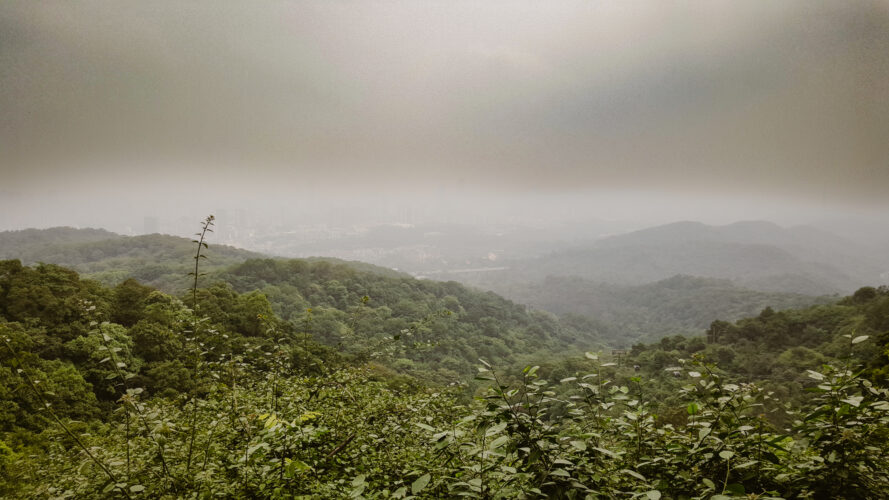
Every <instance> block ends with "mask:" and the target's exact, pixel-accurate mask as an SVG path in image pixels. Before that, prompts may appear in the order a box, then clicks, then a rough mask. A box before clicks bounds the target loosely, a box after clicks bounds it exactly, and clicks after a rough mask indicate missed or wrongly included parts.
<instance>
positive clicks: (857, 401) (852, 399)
mask: <svg viewBox="0 0 889 500" xmlns="http://www.w3.org/2000/svg"><path fill="white" fill-rule="evenodd" d="M840 401H842V402H844V403H849V404H850V405H852V406H854V407H855V408H858V407H859V406H860V405H861V402H862V401H864V396H849V397H848V398H846V399H841V400H840Z"/></svg>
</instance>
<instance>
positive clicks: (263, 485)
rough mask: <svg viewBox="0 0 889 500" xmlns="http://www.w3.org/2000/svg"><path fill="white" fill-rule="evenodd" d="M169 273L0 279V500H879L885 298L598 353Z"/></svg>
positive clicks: (435, 297)
mask: <svg viewBox="0 0 889 500" xmlns="http://www.w3.org/2000/svg"><path fill="white" fill-rule="evenodd" d="M209 222H212V221H210V220H208V223H209ZM84 244H85V245H89V244H91V243H90V242H79V243H76V244H75V247H76V246H77V245H84ZM187 250H188V251H190V253H191V254H192V255H190V256H186V257H185V258H184V261H183V262H181V263H180V264H179V265H180V266H181V267H182V269H181V270H185V268H187V267H189V266H191V269H192V272H193V274H192V276H190V277H189V276H187V275H186V273H187V272H188V271H187V270H185V272H184V273H182V275H181V276H180V278H179V279H181V280H182V282H186V283H188V282H190V284H191V286H190V287H189V286H184V287H180V288H178V289H176V290H170V289H167V291H161V290H158V289H156V288H155V287H153V286H149V285H147V284H145V283H142V282H140V281H143V280H137V279H132V278H128V279H123V280H122V281H119V282H117V283H114V284H112V283H111V282H109V281H105V282H99V281H96V280H93V279H88V278H84V277H82V276H80V275H79V274H78V272H76V271H74V270H71V269H69V268H66V267H62V266H59V265H54V264H36V265H33V266H27V265H23V264H22V262H21V261H19V260H6V261H2V262H0V340H2V343H3V346H2V347H0V404H2V406H0V478H2V479H0V495H2V496H3V497H5V498H135V497H144V498H183V497H185V498H211V497H213V498H217V497H221V498H347V497H351V498H414V497H417V498H442V497H468V498H648V499H655V500H656V499H658V498H677V499H678V498H717V499H719V498H728V497H745V498H749V497H753V498H882V497H886V496H887V495H889V444H887V443H889V392H887V389H886V385H887V379H889V357H887V352H889V351H887V346H889V290H886V289H885V288H862V289H860V290H858V291H857V292H855V294H853V295H851V296H849V297H846V298H842V299H839V298H838V299H836V300H834V301H832V302H831V303H826V304H819V305H815V306H812V307H807V308H802V309H792V310H783V311H781V310H778V311H776V310H773V309H772V308H771V307H765V308H763V309H762V310H761V311H760V312H759V313H758V314H756V315H752V316H751V317H748V318H746V319H741V320H738V321H736V322H728V321H714V322H712V323H711V324H710V326H709V328H708V329H707V330H706V332H705V334H704V335H701V336H671V337H665V338H663V339H661V340H660V341H659V342H655V343H650V344H644V343H637V344H635V345H633V346H632V347H631V348H628V349H625V350H612V349H610V345H611V344H610V343H608V342H605V341H603V339H607V335H608V334H609V332H608V331H607V328H606V327H603V326H602V325H597V324H596V322H595V321H593V320H590V319H588V318H582V317H577V318H573V321H571V320H569V319H570V318H568V319H559V318H557V317H556V316H553V315H551V314H548V313H545V312H542V311H534V310H529V309H528V308H526V307H524V306H521V305H517V304H515V303H512V302H510V301H508V300H506V299H503V298H501V297H499V296H497V295H495V294H493V293H489V292H481V291H476V290H473V289H470V288H467V287H464V286H462V285H459V284H457V283H453V282H448V283H442V282H431V281H424V280H415V279H413V278H410V277H407V276H405V275H400V274H398V273H394V272H391V271H385V270H380V269H378V268H372V267H368V266H365V267H363V268H357V267H356V266H353V265H351V264H349V263H344V262H334V261H329V260H275V259H250V260H243V259H241V260H239V261H238V262H234V263H226V264H224V265H223V263H224V262H225V259H226V258H228V257H226V254H225V253H224V252H223V253H222V254H221V255H220V256H219V257H217V255H216V254H215V251H216V248H215V247H213V248H212V249H207V248H206V246H205V245H202V244H200V243H198V244H197V245H195V244H192V245H191V246H190V247H189V248H188V249H187ZM207 254H209V255H210V256H211V259H209V260H208V263H209V262H213V267H211V266H209V265H208V266H206V269H204V268H203V267H201V266H204V261H205V260H204V259H203V256H204V255H207ZM214 260H216V262H214ZM220 261H221V262H220ZM140 265H141V264H140ZM165 269H167V270H168V271H169V272H170V273H173V272H175V271H176V270H177V269H178V268H176V267H166V268H165ZM107 271H108V272H110V271H111V267H109V268H108V270H107ZM205 271H206V273H207V274H204V273H205ZM98 272H100V273H101V272H106V271H98ZM104 276H106V277H108V276H109V275H108V274H105V275H104ZM145 281H148V282H149V283H150V282H151V280H145ZM606 346H609V347H606Z"/></svg>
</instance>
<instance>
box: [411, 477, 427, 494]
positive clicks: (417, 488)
mask: <svg viewBox="0 0 889 500" xmlns="http://www.w3.org/2000/svg"><path fill="white" fill-rule="evenodd" d="M430 479H432V477H431V476H430V475H429V474H423V475H422V476H420V477H418V478H417V479H416V481H414V482H413V483H411V493H413V494H414V495H416V494H417V493H419V492H421V491H423V488H425V487H426V485H427V484H429V480H430Z"/></svg>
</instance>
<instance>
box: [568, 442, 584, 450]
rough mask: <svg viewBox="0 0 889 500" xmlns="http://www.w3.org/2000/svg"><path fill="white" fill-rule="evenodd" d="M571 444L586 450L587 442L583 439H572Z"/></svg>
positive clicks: (578, 448)
mask: <svg viewBox="0 0 889 500" xmlns="http://www.w3.org/2000/svg"><path fill="white" fill-rule="evenodd" d="M571 446H573V447H574V448H576V449H577V450H579V451H586V443H584V442H583V441H571Z"/></svg>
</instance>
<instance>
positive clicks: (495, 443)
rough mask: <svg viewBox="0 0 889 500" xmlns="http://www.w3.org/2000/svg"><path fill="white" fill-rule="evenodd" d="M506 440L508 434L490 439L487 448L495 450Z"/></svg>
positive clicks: (507, 439)
mask: <svg viewBox="0 0 889 500" xmlns="http://www.w3.org/2000/svg"><path fill="white" fill-rule="evenodd" d="M508 441H509V436H500V437H498V438H497V439H495V440H493V441H491V444H490V445H488V448H489V449H492V450H496V449H497V448H500V447H501V446H503V445H504V444H506V443H507V442H508Z"/></svg>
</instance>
